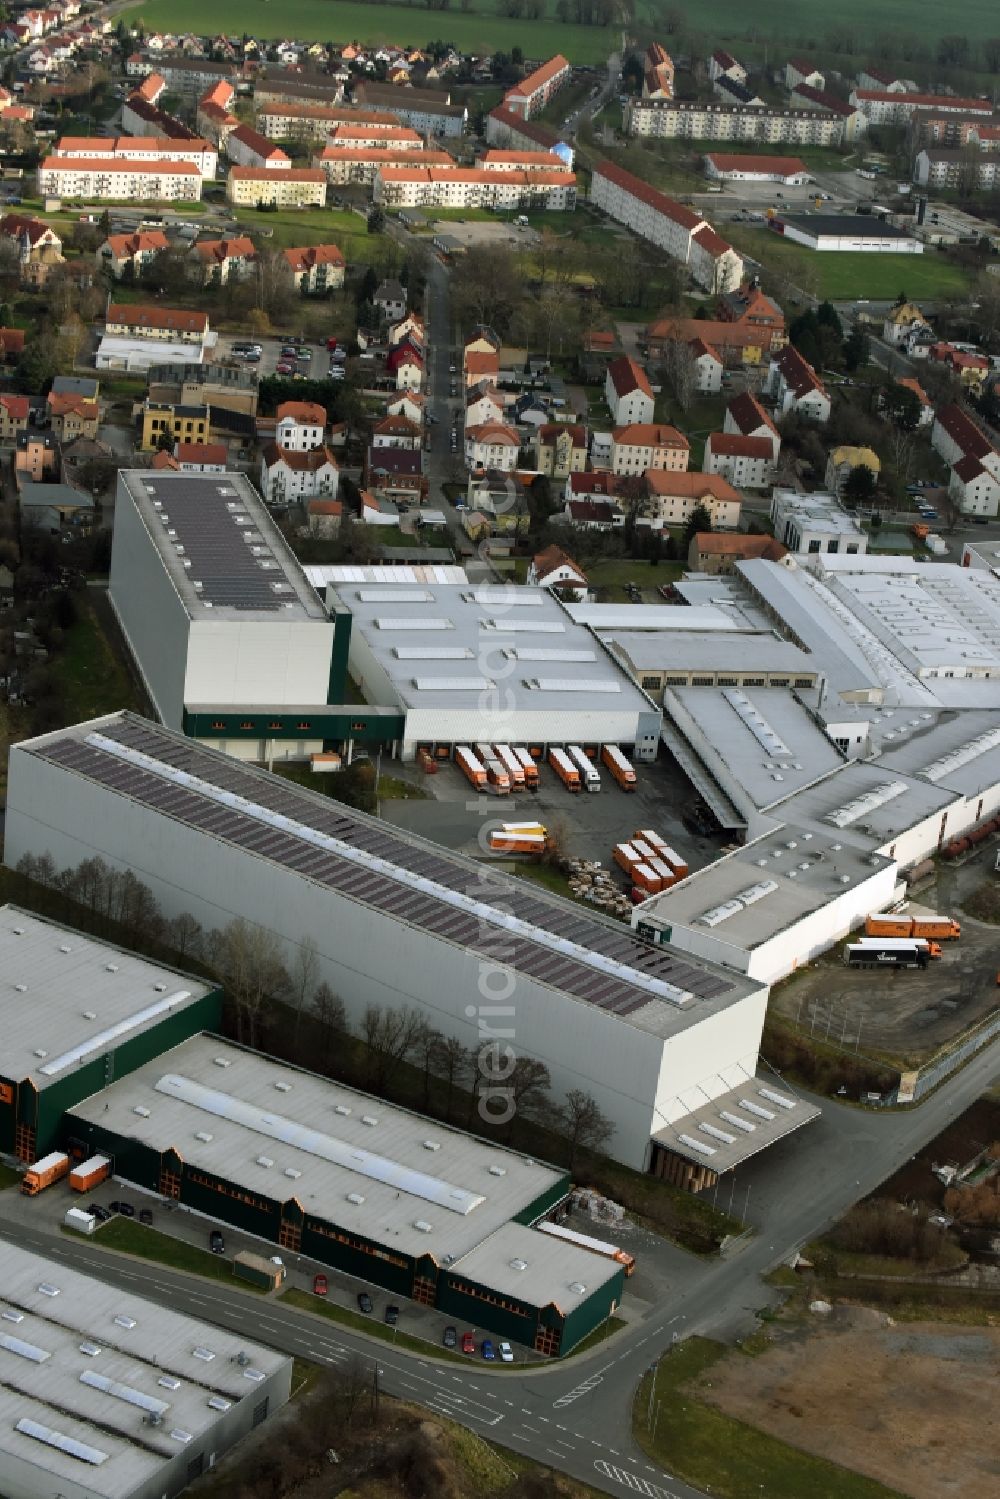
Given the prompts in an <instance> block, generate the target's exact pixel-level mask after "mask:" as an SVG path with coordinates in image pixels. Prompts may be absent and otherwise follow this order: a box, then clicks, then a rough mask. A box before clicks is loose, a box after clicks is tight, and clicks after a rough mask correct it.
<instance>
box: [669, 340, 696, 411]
mask: <svg viewBox="0 0 1000 1499" xmlns="http://www.w3.org/2000/svg"><path fill="white" fill-rule="evenodd" d="M663 373H664V375H665V377H666V379H667V382H668V383H669V385H670V389H671V390H672V391H673V393H674V399H675V400H676V402H677V404H678V406H679V407H680V408H681V410H682V411H687V409H688V407H689V406H690V405H691V402H692V400H693V399H694V395H695V390H696V388H697V384H698V366H697V365H696V363H695V358H694V350H693V349H692V348H691V345H690V344H689V343H688V342H687V341H686V339H683V338H668V339H667V341H666V342H665V343H664V345H663Z"/></svg>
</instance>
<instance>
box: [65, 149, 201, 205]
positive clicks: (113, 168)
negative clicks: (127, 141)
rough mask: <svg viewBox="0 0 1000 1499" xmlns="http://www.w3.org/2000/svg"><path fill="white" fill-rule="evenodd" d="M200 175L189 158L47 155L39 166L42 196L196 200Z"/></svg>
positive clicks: (128, 200)
mask: <svg viewBox="0 0 1000 1499" xmlns="http://www.w3.org/2000/svg"><path fill="white" fill-rule="evenodd" d="M201 189H202V176H201V173H200V171H199V170H198V168H197V167H196V166H195V165H194V163H193V162H190V161H149V162H135V161H126V160H123V159H122V158H120V157H116V156H101V157H69V156H47V157H46V158H45V160H44V161H43V162H42V163H41V165H40V166H39V168H38V192H39V196H40V197H43V198H87V199H101V200H103V201H107V202H116V203H135V202H150V201H154V200H155V201H159V202H178V201H182V202H188V203H194V202H198V201H199V200H200V198H201Z"/></svg>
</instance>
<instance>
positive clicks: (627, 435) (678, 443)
mask: <svg viewBox="0 0 1000 1499" xmlns="http://www.w3.org/2000/svg"><path fill="white" fill-rule="evenodd" d="M611 436H612V438H613V440H614V441H615V442H616V443H617V444H618V445H619V447H620V446H622V445H623V444H625V445H626V446H628V447H650V448H683V449H684V450H685V451H686V450H687V449H688V448H689V447H690V446H691V444H690V443H689V442H688V440H687V438H686V437H685V436H684V434H683V432H678V430H677V428H676V427H671V426H668V425H667V424H666V423H665V422H631V423H629V425H628V426H625V427H616V428H615V429H614V431H613V432H612V434H611Z"/></svg>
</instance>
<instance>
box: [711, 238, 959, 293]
mask: <svg viewBox="0 0 1000 1499" xmlns="http://www.w3.org/2000/svg"><path fill="white" fill-rule="evenodd" d="M722 232H723V233H724V234H725V236H726V238H727V239H728V240H730V241H731V243H732V244H734V245H735V246H736V248H737V249H738V250H742V251H744V252H745V253H746V254H748V255H752V256H753V257H754V258H755V259H757V260H759V261H760V262H761V264H762V265H763V266H765V267H766V268H768V269H770V270H772V271H777V272H781V273H783V274H784V275H785V276H787V277H788V278H789V280H790V281H792V282H794V283H795V284H796V285H798V286H801V287H802V288H803V289H804V290H806V291H812V292H815V294H816V295H817V296H819V297H829V299H830V300H831V301H832V302H850V301H854V299H855V298H857V297H867V298H868V299H869V301H878V302H880V301H884V300H885V299H886V298H889V299H892V298H894V297H897V296H898V295H899V294H900V292H903V291H905V293H906V295H907V296H908V297H913V298H916V299H923V298H927V299H933V298H934V297H947V296H954V295H956V294H961V292H962V291H963V290H967V288H968V285H969V280H968V276H967V275H966V273H965V272H964V271H963V270H962V268H961V266H958V265H955V264H954V263H953V262H952V261H950V260H946V259H945V257H944V256H943V255H942V254H940V252H939V251H937V250H932V249H927V250H925V252H924V254H923V255H876V254H872V253H866V252H865V251H864V250H848V251H844V252H839V251H826V252H820V251H817V250H810V249H809V247H808V246H807V245H797V244H794V243H793V242H792V241H791V240H787V239H782V238H781V237H780V235H777V234H773V233H771V232H770V231H768V230H765V229H747V228H745V227H744V226H743V225H741V224H725V225H723V226H722Z"/></svg>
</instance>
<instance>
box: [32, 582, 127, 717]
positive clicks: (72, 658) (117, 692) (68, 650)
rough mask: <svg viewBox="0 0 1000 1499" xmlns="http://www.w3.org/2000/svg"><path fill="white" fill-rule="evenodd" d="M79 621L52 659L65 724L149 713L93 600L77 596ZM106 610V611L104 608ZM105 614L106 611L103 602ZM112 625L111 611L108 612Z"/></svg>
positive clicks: (72, 626) (101, 601) (67, 632)
mask: <svg viewBox="0 0 1000 1499" xmlns="http://www.w3.org/2000/svg"><path fill="white" fill-rule="evenodd" d="M74 599H75V601H76V606H77V610H78V611H79V617H78V619H77V622H76V624H74V625H71V626H70V628H69V629H68V630H67V631H66V634H65V636H64V638H63V643H62V646H61V647H60V649H59V650H58V651H56V652H53V655H52V658H51V666H52V675H53V677H54V679H55V682H56V685H57V687H58V690H59V696H60V701H61V705H62V708H63V710H64V711H63V717H64V719H65V721H66V723H79V722H80V721H81V720H82V719H87V718H97V717H98V716H99V715H100V714H102V713H114V712H116V711H117V710H118V709H119V708H131V709H132V710H133V711H134V712H136V713H144V712H146V711H147V709H146V705H145V704H144V702H143V701H142V698H141V697H140V695H139V693H138V691H137V690H136V688H135V685H134V684H133V682H132V678H131V677H130V676H129V674H128V672H127V671H126V669H125V666H124V664H123V663H122V661H121V659H120V658H119V657H118V656H117V655H116V654H115V652H114V651H113V650H112V648H111V645H110V643H109V640H108V636H107V633H106V627H105V625H104V624H103V623H102V621H101V620H100V619H99V618H98V614H97V609H95V605H94V602H93V600H91V599H90V598H88V597H87V596H86V595H85V594H75V595H74ZM101 606H103V607H101ZM98 607H100V608H101V612H102V614H103V613H104V610H105V609H106V608H107V604H106V600H105V599H103V598H102V599H101V600H100V603H99V605H98ZM108 623H109V625H110V610H109V611H108Z"/></svg>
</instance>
